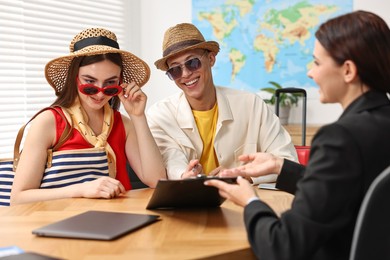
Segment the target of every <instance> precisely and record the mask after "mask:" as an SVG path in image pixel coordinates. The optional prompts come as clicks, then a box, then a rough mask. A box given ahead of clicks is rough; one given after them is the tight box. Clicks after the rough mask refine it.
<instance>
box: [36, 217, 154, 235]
mask: <svg viewBox="0 0 390 260" xmlns="http://www.w3.org/2000/svg"><path fill="white" fill-rule="evenodd" d="M158 219H159V216H158V215H147V214H133V213H124V212H108V211H87V212H84V213H82V214H78V215H76V216H73V217H70V218H66V219H64V220H61V221H58V222H55V223H52V224H49V225H46V226H43V227H41V228H37V229H34V230H33V231H32V233H33V234H35V235H37V236H44V237H63V238H78V239H93V240H114V239H116V238H118V237H120V236H123V235H125V234H127V233H130V232H132V231H134V230H137V229H139V228H141V227H144V226H146V225H149V224H151V223H153V222H155V221H157V220H158Z"/></svg>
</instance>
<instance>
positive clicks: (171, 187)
mask: <svg viewBox="0 0 390 260" xmlns="http://www.w3.org/2000/svg"><path fill="white" fill-rule="evenodd" d="M207 179H218V180H223V181H225V182H228V183H236V177H234V178H218V177H202V178H188V179H179V180H159V182H158V183H157V186H156V189H155V190H154V192H153V195H152V197H151V198H150V200H149V203H148V205H147V206H146V208H147V209H170V208H190V207H218V206H220V205H221V204H222V203H223V202H224V201H225V198H223V197H221V196H220V195H219V193H218V189H217V188H215V187H211V186H206V185H204V181H205V180H207Z"/></svg>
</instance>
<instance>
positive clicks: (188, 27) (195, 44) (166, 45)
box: [154, 23, 219, 71]
mask: <svg viewBox="0 0 390 260" xmlns="http://www.w3.org/2000/svg"><path fill="white" fill-rule="evenodd" d="M193 49H206V50H209V51H211V52H215V53H216V54H217V53H218V52H219V44H218V43H217V42H215V41H205V39H204V37H203V35H202V33H201V32H200V31H199V30H198V28H196V27H195V25H193V24H190V23H180V24H177V25H175V26H173V27H170V28H168V30H167V31H166V32H165V34H164V40H163V45H162V50H163V58H161V59H159V60H157V61H156V62H155V63H154V65H156V67H157V69H160V70H163V71H167V70H168V65H167V59H169V58H171V57H172V56H174V55H176V54H178V53H181V52H184V51H188V50H193Z"/></svg>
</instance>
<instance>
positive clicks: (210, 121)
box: [192, 103, 219, 174]
mask: <svg viewBox="0 0 390 260" xmlns="http://www.w3.org/2000/svg"><path fill="white" fill-rule="evenodd" d="M192 113H193V115H194V118H195V122H196V125H197V127H198V131H199V134H200V137H201V138H202V141H203V151H202V156H201V157H200V164H201V165H202V167H203V171H204V173H205V174H209V172H211V171H212V170H214V169H215V168H217V167H218V166H219V163H218V159H217V156H216V155H215V150H214V138H215V129H216V126H217V119H218V106H217V103H215V105H214V107H213V108H212V109H211V110H208V111H197V110H192Z"/></svg>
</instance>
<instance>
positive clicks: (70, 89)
mask: <svg viewBox="0 0 390 260" xmlns="http://www.w3.org/2000/svg"><path fill="white" fill-rule="evenodd" d="M104 60H109V61H111V62H113V63H115V64H116V65H118V66H119V67H120V68H121V71H122V68H123V67H122V56H121V55H120V54H119V53H106V54H99V55H93V56H82V57H76V58H74V59H73V61H72V63H71V65H70V67H69V71H68V76H67V78H66V82H65V87H64V89H63V90H62V91H61V92H60V93H59V94H58V97H57V99H56V100H55V101H54V103H53V104H52V105H53V106H62V107H66V108H68V107H71V106H72V105H73V103H74V101H75V99H76V97H77V95H78V92H77V85H76V77H77V75H78V73H79V68H80V67H83V66H87V65H90V64H93V63H96V62H100V61H104ZM121 77H122V75H121ZM109 103H110V106H111V107H112V108H113V109H115V110H119V107H120V100H119V98H118V97H117V96H115V97H112V98H111V99H110V101H109Z"/></svg>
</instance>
